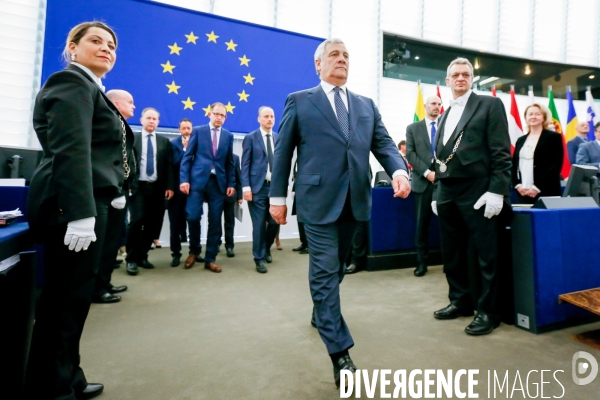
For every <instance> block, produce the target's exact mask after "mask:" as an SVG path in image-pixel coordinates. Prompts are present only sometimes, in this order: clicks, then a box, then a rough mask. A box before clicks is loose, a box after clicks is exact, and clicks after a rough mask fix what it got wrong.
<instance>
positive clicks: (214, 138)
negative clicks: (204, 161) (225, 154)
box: [212, 128, 217, 157]
mask: <svg viewBox="0 0 600 400" xmlns="http://www.w3.org/2000/svg"><path fill="white" fill-rule="evenodd" d="M212 147H213V149H212V150H213V157H216V156H217V128H213V137H212Z"/></svg>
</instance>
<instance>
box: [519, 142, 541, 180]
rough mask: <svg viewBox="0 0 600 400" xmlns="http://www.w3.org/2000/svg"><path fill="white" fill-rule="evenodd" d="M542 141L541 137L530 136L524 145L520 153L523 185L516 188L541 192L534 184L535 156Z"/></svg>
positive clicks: (520, 170)
mask: <svg viewBox="0 0 600 400" xmlns="http://www.w3.org/2000/svg"><path fill="white" fill-rule="evenodd" d="M539 140H540V137H539V136H535V137H534V136H531V134H529V135H528V137H527V139H525V143H523V147H521V150H520V151H519V173H520V174H521V183H520V184H518V185H516V186H515V188H518V187H519V186H522V187H523V188H525V189H535V190H537V191H538V192H540V190H539V189H538V188H537V187H535V185H534V184H533V155H534V152H535V148H536V146H537V144H538V141H539Z"/></svg>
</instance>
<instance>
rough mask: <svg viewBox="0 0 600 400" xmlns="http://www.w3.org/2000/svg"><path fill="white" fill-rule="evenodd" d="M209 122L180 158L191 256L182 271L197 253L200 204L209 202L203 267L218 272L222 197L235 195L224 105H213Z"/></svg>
mask: <svg viewBox="0 0 600 400" xmlns="http://www.w3.org/2000/svg"><path fill="white" fill-rule="evenodd" d="M208 116H209V118H210V123H209V124H208V125H203V126H198V127H195V128H194V129H193V130H192V135H191V137H190V141H189V143H188V146H187V149H186V151H185V154H184V155H183V158H182V159H181V171H180V174H179V175H180V179H181V183H180V185H179V188H180V190H181V191H182V192H183V193H185V194H187V195H188V200H187V205H186V213H187V221H188V227H189V229H190V237H189V239H190V255H189V256H188V258H187V259H186V260H185V268H186V269H189V268H192V266H193V265H194V263H195V262H196V257H197V256H198V255H199V254H200V218H202V203H204V202H206V203H208V234H207V238H206V254H205V256H204V268H206V269H208V270H211V271H212V272H221V267H219V266H218V265H217V264H215V261H216V259H217V252H218V250H219V242H220V240H221V233H222V228H221V215H222V214H223V203H224V201H225V195H227V196H233V195H234V193H235V189H234V187H235V172H234V166H233V135H232V134H231V132H229V131H228V130H227V129H224V128H223V123H224V122H225V119H226V118H227V110H226V109H225V105H224V104H223V103H214V104H212V105H211V106H210V113H209V114H208Z"/></svg>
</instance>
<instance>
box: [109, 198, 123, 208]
mask: <svg viewBox="0 0 600 400" xmlns="http://www.w3.org/2000/svg"><path fill="white" fill-rule="evenodd" d="M126 204H127V200H125V196H121V197H117V198H116V199H113V201H111V202H110V205H111V206H113V208H116V209H117V210H122V209H124V208H125V205H126Z"/></svg>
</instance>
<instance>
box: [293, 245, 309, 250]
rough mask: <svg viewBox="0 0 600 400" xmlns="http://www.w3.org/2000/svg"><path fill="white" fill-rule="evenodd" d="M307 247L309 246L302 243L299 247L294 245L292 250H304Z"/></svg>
mask: <svg viewBox="0 0 600 400" xmlns="http://www.w3.org/2000/svg"><path fill="white" fill-rule="evenodd" d="M307 248H308V247H306V246H305V245H303V244H301V245H300V246H298V247H294V248H293V249H292V251H302V250H304V249H307Z"/></svg>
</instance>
